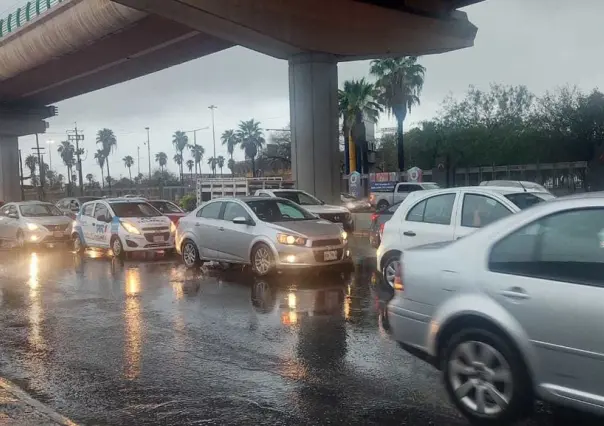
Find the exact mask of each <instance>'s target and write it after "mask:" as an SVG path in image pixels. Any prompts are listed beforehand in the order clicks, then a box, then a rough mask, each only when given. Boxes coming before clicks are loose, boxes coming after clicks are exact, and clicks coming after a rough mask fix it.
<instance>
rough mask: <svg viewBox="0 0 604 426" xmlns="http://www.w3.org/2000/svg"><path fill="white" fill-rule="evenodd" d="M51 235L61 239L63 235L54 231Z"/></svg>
mask: <svg viewBox="0 0 604 426" xmlns="http://www.w3.org/2000/svg"><path fill="white" fill-rule="evenodd" d="M52 235H54V237H55V238H61V237H62V236H63V233H62V232H61V231H55V232H54V233H53V234H52Z"/></svg>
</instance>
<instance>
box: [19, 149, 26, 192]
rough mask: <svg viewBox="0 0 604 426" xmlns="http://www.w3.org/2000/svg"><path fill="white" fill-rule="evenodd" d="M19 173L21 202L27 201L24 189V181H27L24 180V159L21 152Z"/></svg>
mask: <svg viewBox="0 0 604 426" xmlns="http://www.w3.org/2000/svg"><path fill="white" fill-rule="evenodd" d="M19 171H20V172H21V179H19V181H20V182H21V201H25V190H24V189H23V181H24V180H25V179H24V178H23V157H22V156H21V150H19Z"/></svg>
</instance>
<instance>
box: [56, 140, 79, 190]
mask: <svg viewBox="0 0 604 426" xmlns="http://www.w3.org/2000/svg"><path fill="white" fill-rule="evenodd" d="M57 151H58V152H59V155H60V156H61V160H63V164H65V166H67V192H68V193H69V194H70V193H71V177H72V173H71V170H72V168H73V166H74V165H75V158H74V155H75V146H73V144H72V143H71V142H69V141H63V142H61V144H60V145H59V147H58V148H57Z"/></svg>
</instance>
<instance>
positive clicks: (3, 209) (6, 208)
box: [0, 206, 10, 216]
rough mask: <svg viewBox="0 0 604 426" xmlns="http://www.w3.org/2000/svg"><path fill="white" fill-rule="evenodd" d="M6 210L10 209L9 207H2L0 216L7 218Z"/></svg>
mask: <svg viewBox="0 0 604 426" xmlns="http://www.w3.org/2000/svg"><path fill="white" fill-rule="evenodd" d="M8 209H10V206H4V207H2V208H1V209H0V215H2V216H7V215H8Z"/></svg>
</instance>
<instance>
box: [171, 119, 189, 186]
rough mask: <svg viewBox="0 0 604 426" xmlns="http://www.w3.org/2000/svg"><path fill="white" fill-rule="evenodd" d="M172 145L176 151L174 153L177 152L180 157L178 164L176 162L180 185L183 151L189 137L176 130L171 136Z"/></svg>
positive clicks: (187, 144) (181, 180)
mask: <svg viewBox="0 0 604 426" xmlns="http://www.w3.org/2000/svg"><path fill="white" fill-rule="evenodd" d="M172 145H174V148H175V149H176V151H178V154H179V155H180V157H179V158H180V162H177V164H178V171H179V172H180V182H181V184H182V183H183V170H182V163H183V158H184V156H183V151H184V150H185V148H186V147H187V146H189V137H188V136H187V134H186V133H185V132H183V131H181V130H178V131H176V132H174V135H173V136H172ZM176 158H177V157H176V156H174V161H175V162H176Z"/></svg>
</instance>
